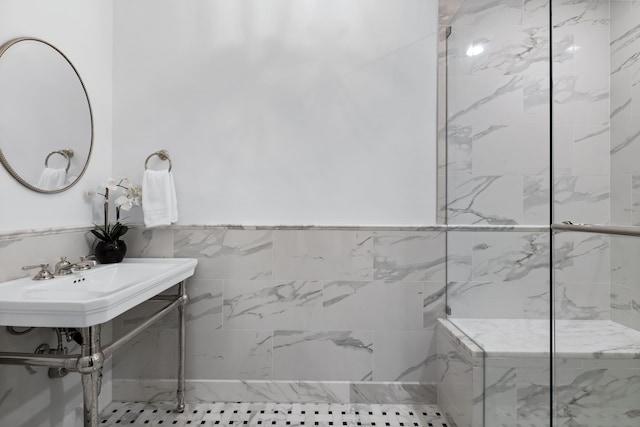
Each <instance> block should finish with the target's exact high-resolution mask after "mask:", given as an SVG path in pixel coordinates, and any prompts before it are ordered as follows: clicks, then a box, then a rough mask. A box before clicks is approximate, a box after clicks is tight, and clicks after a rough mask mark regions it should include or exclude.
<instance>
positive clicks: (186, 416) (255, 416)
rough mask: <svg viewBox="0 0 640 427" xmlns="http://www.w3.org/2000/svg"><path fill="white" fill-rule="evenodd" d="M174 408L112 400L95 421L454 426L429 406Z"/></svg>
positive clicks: (210, 425) (267, 426)
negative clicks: (181, 409)
mask: <svg viewBox="0 0 640 427" xmlns="http://www.w3.org/2000/svg"><path fill="white" fill-rule="evenodd" d="M174 409H175V403H172V402H171V403H170V402H167V403H159V402H155V403H142V402H134V403H132V402H113V403H111V404H110V405H109V406H108V407H107V408H105V409H104V410H103V411H102V414H101V422H100V425H101V426H105V427H107V426H125V425H129V426H179V427H186V426H206V427H214V426H234V427H235V426H252V427H258V426H260V427H271V426H276V427H281V426H310V427H316V426H320V427H329V426H336V427H341V426H366V427H453V426H452V424H449V423H448V422H447V420H446V419H445V418H444V415H443V414H442V413H441V412H440V410H439V409H438V407H437V406H434V405H374V404H337V403H331V404H323V403H287V404H284V403H194V404H188V405H187V408H186V410H185V412H184V413H181V414H179V413H176V412H175V411H174Z"/></svg>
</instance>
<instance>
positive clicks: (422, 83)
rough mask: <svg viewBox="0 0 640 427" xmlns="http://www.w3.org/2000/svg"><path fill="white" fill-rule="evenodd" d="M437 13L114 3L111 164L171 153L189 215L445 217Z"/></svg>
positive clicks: (377, 6)
mask: <svg viewBox="0 0 640 427" xmlns="http://www.w3.org/2000/svg"><path fill="white" fill-rule="evenodd" d="M436 19H437V2H435V1H424V0H395V1H371V0H304V1H300V0H269V1H264V0H248V1H243V2H229V1H222V0H219V1H218V0H194V1H189V2H184V1H177V0H139V1H135V2H131V1H123V0H115V7H114V22H115V31H114V59H113V60H114V76H113V77H114V98H113V102H114V128H113V137H114V144H113V153H114V162H113V167H114V174H122V175H127V176H132V177H134V178H137V179H140V177H141V175H142V170H143V163H144V159H145V158H146V156H147V155H149V154H150V153H151V152H153V151H156V150H158V149H161V148H166V149H168V150H169V152H170V153H171V156H172V159H173V162H174V172H175V180H176V186H177V193H178V199H179V207H180V223H182V224H196V223H197V224H221V223H223V224H224V223H240V224H429V223H435V201H436V186H435V177H436V173H435V168H436V159H435V148H436V143H435V138H436V131H435V129H436V127H435V117H436V113H435V110H436V105H435V104H436V89H435V88H436ZM155 166H158V167H159V164H156V165H155Z"/></svg>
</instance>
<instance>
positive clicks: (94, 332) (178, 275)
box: [0, 258, 197, 427]
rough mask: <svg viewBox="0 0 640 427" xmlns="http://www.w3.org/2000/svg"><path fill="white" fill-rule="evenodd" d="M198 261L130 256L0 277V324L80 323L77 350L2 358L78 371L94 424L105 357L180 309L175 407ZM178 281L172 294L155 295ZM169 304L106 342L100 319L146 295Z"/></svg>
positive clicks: (87, 416) (88, 426)
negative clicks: (44, 273)
mask: <svg viewBox="0 0 640 427" xmlns="http://www.w3.org/2000/svg"><path fill="white" fill-rule="evenodd" d="M196 264H197V260H196V259H191V258H139V259H135V258H131V259H126V260H125V261H123V262H121V263H118V264H109V265H99V266H96V267H94V268H92V269H91V270H86V271H79V272H74V273H72V274H70V275H66V276H60V277H56V278H53V279H49V280H42V281H34V280H32V279H31V278H30V277H26V278H22V279H17V280H11V281H7V282H3V283H0V325H5V326H26V327H30V326H43V327H58V328H70V327H73V328H78V329H79V330H80V334H81V336H82V345H81V351H80V354H76V355H41V354H31V353H7V352H4V353H0V363H1V364H9V365H32V366H49V367H54V368H62V369H67V370H69V371H75V372H79V373H80V374H81V375H82V389H83V399H84V426H85V427H97V426H98V422H99V417H98V414H99V412H98V393H99V384H100V377H101V371H102V367H103V365H104V362H105V360H107V359H108V358H109V357H111V355H112V354H113V353H114V352H115V351H116V350H117V349H119V348H120V347H122V346H123V345H124V344H126V343H127V342H128V341H129V340H131V338H133V337H135V336H136V335H138V334H139V333H140V332H142V331H144V330H145V329H146V328H147V327H149V326H150V325H151V324H153V323H155V322H156V321H158V320H159V319H161V318H163V317H164V316H166V315H167V314H168V313H169V312H171V311H173V310H174V309H176V308H177V309H178V319H179V326H178V341H179V342H178V361H179V366H178V390H177V397H178V407H177V410H178V411H183V410H184V394H185V376H184V373H185V366H184V364H185V335H186V334H185V304H186V302H187V299H188V298H187V293H186V288H185V282H184V281H185V279H187V278H188V277H191V276H192V275H193V273H194V271H195V268H196ZM178 283H179V287H178V293H177V294H175V295H164V294H163V295H158V294H160V293H161V292H162V291H165V290H167V289H168V288H170V287H172V286H173V285H175V284H178ZM151 299H153V300H160V301H165V302H167V303H168V304H167V305H166V306H165V307H163V308H162V309H160V310H159V311H157V312H156V313H155V314H154V315H152V316H150V317H149V318H147V319H146V320H145V321H143V322H142V324H140V325H138V326H136V327H135V328H134V329H132V330H131V331H129V332H128V333H126V334H125V335H124V336H122V337H119V338H118V339H116V340H114V341H113V342H111V343H109V344H108V345H106V346H103V345H102V343H101V341H100V325H101V324H103V323H105V322H108V321H109V320H111V319H113V318H114V317H116V316H118V315H119V314H122V313H124V312H125V311H127V310H129V309H131V308H133V307H135V306H136V305H138V304H141V303H143V302H145V301H147V300H151Z"/></svg>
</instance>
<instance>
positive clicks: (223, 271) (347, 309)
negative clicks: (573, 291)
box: [114, 227, 445, 400]
mask: <svg viewBox="0 0 640 427" xmlns="http://www.w3.org/2000/svg"><path fill="white" fill-rule="evenodd" d="M127 237H128V245H129V248H130V250H129V256H137V255H141V256H176V257H195V258H198V260H199V264H198V268H197V269H196V274H195V276H194V277H193V278H192V279H190V280H189V281H188V291H189V294H190V298H191V300H190V303H189V305H188V310H187V319H188V324H187V335H188V336H187V342H188V351H187V378H188V379H189V380H191V381H192V382H194V381H195V382H200V381H201V382H205V383H206V382H211V381H227V385H229V386H230V387H228V388H227V391H228V392H229V393H231V391H230V390H232V389H233V388H234V387H235V389H236V390H238V389H240V390H241V391H240V392H239V393H241V394H242V395H245V396H248V393H250V391H248V389H247V388H246V387H248V386H247V385H246V384H247V383H248V382H257V383H253V386H252V387H256V384H259V387H260V388H261V389H262V390H265V388H266V389H268V391H263V393H267V394H271V395H281V396H282V395H283V396H284V397H281V398H283V399H293V397H292V396H297V397H295V398H296V399H302V400H303V399H304V394H305V393H304V387H303V386H300V384H301V383H302V384H306V385H308V386H309V387H312V388H313V387H315V388H316V390H320V389H321V388H322V387H326V388H327V389H328V390H334V391H335V390H336V389H335V387H334V386H335V384H334V383H335V382H346V383H349V382H351V383H356V384H360V385H359V386H358V387H356V389H354V390H351V392H348V393H347V394H348V395H349V396H350V397H349V398H350V399H356V396H359V398H366V399H370V400H371V399H373V396H375V393H374V392H375V389H373V388H372V387H371V385H374V384H388V387H387V389H388V390H387V391H386V393H390V394H392V395H393V394H394V393H395V392H394V391H393V390H392V389H393V387H400V389H401V390H399V392H401V393H400V394H398V393H395V394H397V395H398V396H400V395H405V397H399V398H400V399H401V400H402V399H405V400H406V399H407V398H410V396H411V395H415V394H416V393H418V394H420V393H423V394H424V393H427V394H429V393H431V395H432V397H431V398H432V399H435V386H429V385H434V384H435V383H436V382H437V372H436V340H435V333H434V331H435V325H436V321H437V319H438V318H440V317H443V316H444V308H445V290H444V278H445V271H444V270H445V234H444V233H442V232H440V231H367V230H359V229H358V230H357V229H353V230H330V229H320V230H304V229H273V228H272V229H264V230H261V229H229V228H224V227H187V228H178V229H164V230H162V229H157V230H148V231H141V230H135V231H134V232H132V233H130V235H128V236H127ZM151 310H153V308H152V307H141V308H140V309H137V310H132V311H130V312H128V313H127V314H125V315H123V316H121V317H119V318H118V319H116V320H114V330H115V331H116V332H117V333H119V332H122V331H124V330H126V329H127V328H129V327H130V326H131V325H132V324H135V322H136V320H139V319H140V318H143V317H145V316H148V314H149V313H150V312H151ZM175 328H176V323H175V320H173V319H165V320H164V321H162V322H160V323H159V324H158V325H157V326H156V327H153V328H151V329H150V330H149V331H147V332H146V333H145V334H143V335H141V336H140V338H139V339H138V340H137V341H135V342H133V343H131V344H130V346H129V348H130V349H133V348H135V352H134V351H126V350H124V351H123V352H122V355H120V356H117V357H116V358H115V359H114V378H115V386H114V392H115V393H116V395H118V396H119V398H123V395H124V394H126V395H127V396H128V398H130V397H131V393H133V391H132V390H131V387H132V385H131V380H144V381H147V383H146V384H147V390H146V391H141V392H143V393H145V396H146V395H148V394H149V393H151V392H150V391H149V389H153V387H155V386H157V387H159V389H157V390H156V391H158V392H160V393H161V392H162V387H163V386H162V381H163V380H167V379H171V378H175V376H176V373H175V369H172V366H174V362H173V361H172V358H173V357H174V356H172V355H171V354H173V347H174V346H175V344H174V343H175V342H176V339H177V338H176V329H175ZM157 354H166V355H167V357H164V358H162V360H160V359H159V358H157V357H155V356H156V355H157ZM144 381H143V382H144ZM154 381H155V382H154ZM234 381H235V382H234ZM153 384H155V386H154V385H153ZM278 384H279V385H278ZM283 384H285V385H283ZM393 384H396V385H395V386H394V385H393ZM411 384H416V385H418V384H422V385H425V386H424V387H423V390H422V391H415V392H413V391H408V389H407V386H411ZM368 385H369V386H368ZM194 387H195V386H194ZM198 387H200V388H202V386H198ZM216 387H218V388H220V387H224V384H223V383H219V384H216ZM332 387H333V388H332ZM269 388H270V389H269ZM409 388H410V387H409ZM430 388H432V389H433V390H431V391H430ZM138 389H139V387H138ZM389 389H391V391H389ZM340 390H342V391H340ZM416 390H417V389H416ZM223 391H224V390H223ZM119 393H122V394H123V395H120V394H119ZM317 393H319V392H317ZM335 393H337V394H338V395H340V393H344V389H340V387H338V391H335ZM372 393H374V394H372ZM200 396H202V393H200ZM363 396H364V397H363ZM422 397H424V395H422ZM327 398H328V399H332V397H327ZM387 398H388V396H387V397H386V398H385V397H384V396H382V397H381V396H378V399H387Z"/></svg>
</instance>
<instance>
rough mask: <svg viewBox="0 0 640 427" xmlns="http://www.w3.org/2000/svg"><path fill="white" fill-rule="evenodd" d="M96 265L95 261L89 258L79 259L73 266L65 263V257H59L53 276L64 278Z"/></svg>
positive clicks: (90, 256)
mask: <svg viewBox="0 0 640 427" xmlns="http://www.w3.org/2000/svg"><path fill="white" fill-rule="evenodd" d="M96 264H97V261H96V260H95V259H94V258H93V257H92V255H89V256H82V257H80V261H79V262H76V263H74V264H72V263H70V262H69V261H67V257H64V256H63V257H61V258H60V261H59V262H58V263H57V264H56V267H55V270H54V272H53V274H54V275H55V276H66V275H67V274H71V273H72V272H73V271H83V270H89V269H90V268H91V267H94V266H95V265H96Z"/></svg>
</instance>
